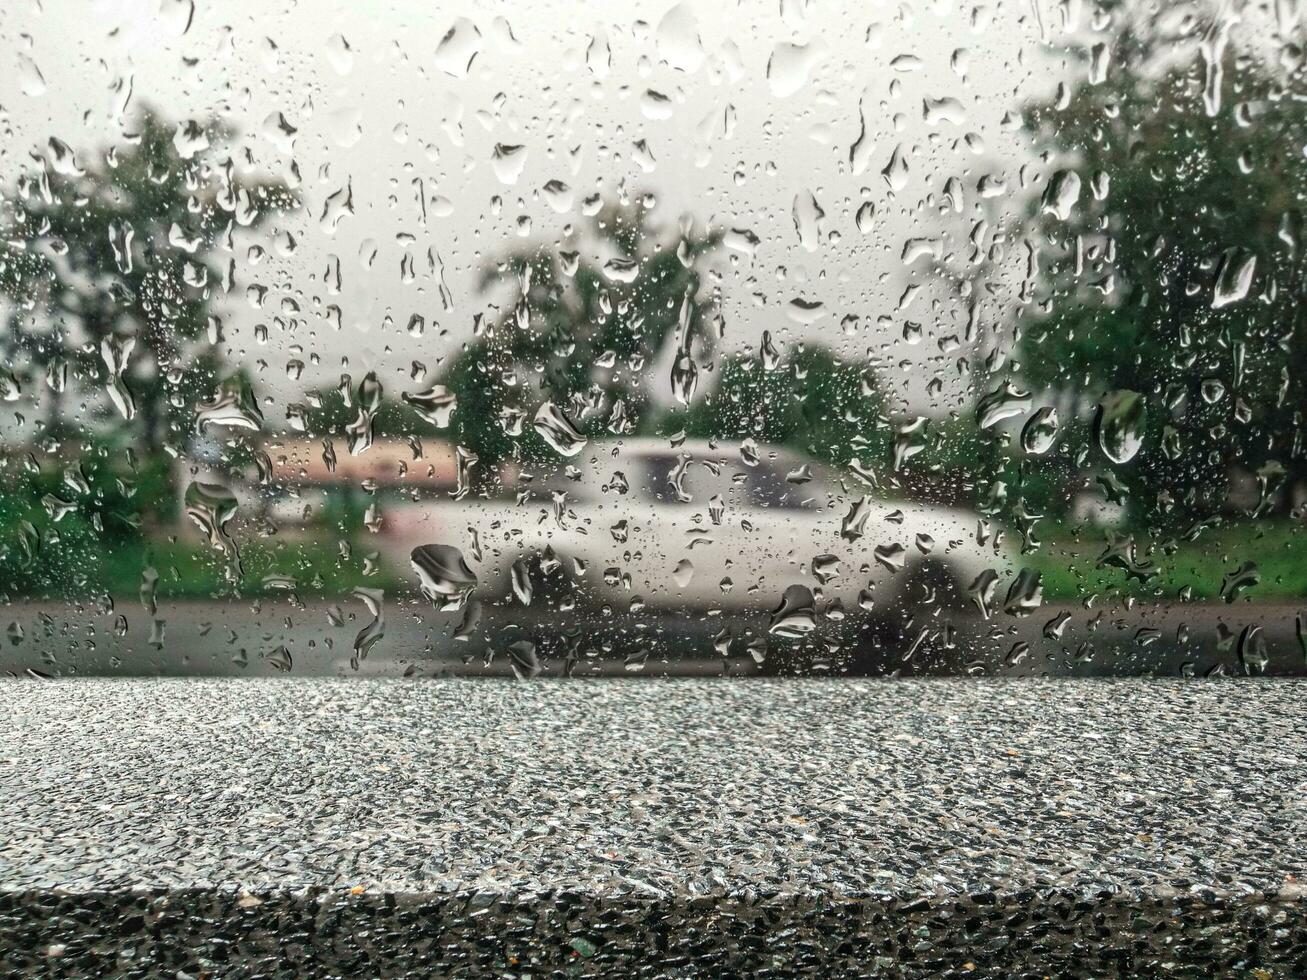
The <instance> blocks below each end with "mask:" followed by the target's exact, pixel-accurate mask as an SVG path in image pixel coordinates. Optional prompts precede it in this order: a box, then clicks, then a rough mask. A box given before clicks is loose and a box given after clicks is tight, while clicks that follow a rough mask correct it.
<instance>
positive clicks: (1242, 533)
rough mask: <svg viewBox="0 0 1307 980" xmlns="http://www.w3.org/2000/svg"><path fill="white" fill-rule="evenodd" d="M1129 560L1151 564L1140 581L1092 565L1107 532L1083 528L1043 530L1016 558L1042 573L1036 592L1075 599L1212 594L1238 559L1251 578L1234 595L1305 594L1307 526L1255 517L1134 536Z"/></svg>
mask: <svg viewBox="0 0 1307 980" xmlns="http://www.w3.org/2000/svg"><path fill="white" fill-rule="evenodd" d="M1135 540H1136V545H1137V547H1136V552H1135V554H1136V558H1137V560H1139V561H1140V562H1142V563H1147V564H1152V565H1155V566H1156V568H1157V574H1156V575H1154V576H1152V577H1150V578H1149V579H1148V580H1147V582H1140V581H1138V580H1137V579H1134V578H1131V577H1130V576H1128V575H1127V573H1126V571H1125V570H1124V569H1121V568H1116V567H1110V566H1109V567H1099V558H1100V556H1101V555H1102V554H1103V552H1104V550H1105V549H1106V548H1107V543H1108V542H1107V535H1106V534H1105V533H1104V532H1102V531H1099V530H1096V529H1095V530H1089V529H1086V530H1085V531H1084V532H1083V533H1081V534H1072V533H1071V532H1070V530H1069V529H1067V530H1059V531H1057V532H1054V533H1052V534H1050V535H1049V536H1048V537H1047V538H1046V539H1045V540H1044V543H1043V545H1042V547H1041V548H1040V549H1039V551H1038V552H1035V553H1034V554H1029V555H1025V556H1023V557H1022V559H1021V560H1022V562H1023V563H1024V564H1026V565H1029V566H1030V567H1031V568H1034V569H1037V570H1038V571H1039V572H1041V573H1042V576H1043V583H1044V597H1045V599H1049V600H1063V601H1070V600H1078V599H1081V598H1084V597H1085V596H1087V595H1091V594H1099V595H1107V594H1111V595H1133V596H1139V597H1141V598H1142V597H1149V598H1159V599H1161V598H1164V599H1174V598H1176V597H1177V596H1178V595H1179V594H1180V592H1181V590H1182V589H1185V588H1187V589H1188V590H1189V592H1190V594H1191V596H1192V598H1193V599H1195V600H1211V599H1217V598H1219V597H1220V594H1221V585H1222V582H1223V581H1224V580H1225V577H1226V576H1227V575H1229V574H1231V573H1233V572H1234V571H1236V570H1237V569H1239V568H1240V567H1241V566H1242V565H1243V564H1244V563H1245V562H1253V563H1255V564H1256V566H1257V575H1258V578H1259V581H1258V583H1257V584H1256V585H1254V586H1251V587H1249V588H1247V589H1246V590H1244V592H1243V593H1242V594H1243V595H1246V596H1247V597H1248V598H1250V599H1252V600H1253V601H1258V600H1285V599H1298V598H1304V597H1307V530H1304V526H1303V525H1301V524H1292V523H1287V522H1271V521H1264V522H1257V523H1245V524H1235V525H1231V526H1228V527H1223V528H1217V529H1213V530H1208V531H1206V532H1204V533H1202V534H1201V535H1199V537H1198V538H1197V540H1194V541H1184V540H1174V541H1172V542H1170V543H1169V546H1164V545H1167V544H1168V543H1167V542H1161V543H1159V542H1155V541H1154V540H1153V539H1151V538H1149V537H1146V536H1144V535H1136V536H1135Z"/></svg>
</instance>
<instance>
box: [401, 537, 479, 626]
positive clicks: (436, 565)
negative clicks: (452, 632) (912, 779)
mask: <svg viewBox="0 0 1307 980" xmlns="http://www.w3.org/2000/svg"><path fill="white" fill-rule="evenodd" d="M409 562H410V563H411V564H412V566H413V570H414V571H415V572H417V574H418V580H419V583H420V588H421V590H422V594H423V595H424V596H426V598H427V599H428V600H430V602H431V603H432V605H434V606H435V607H436V608H437V609H439V610H442V611H448V610H454V609H458V608H460V607H461V606H462V605H463V603H464V602H466V601H467V598H468V596H469V595H470V594H471V592H472V590H473V589H475V588H476V585H477V577H476V573H474V572H473V571H472V569H470V568H469V567H468V565H467V562H466V561H465V560H464V558H463V553H462V552H461V551H459V550H458V549H457V548H455V547H453V546H452V545H447V544H424V545H420V546H419V547H417V548H414V549H413V551H412V552H411V553H410V555H409Z"/></svg>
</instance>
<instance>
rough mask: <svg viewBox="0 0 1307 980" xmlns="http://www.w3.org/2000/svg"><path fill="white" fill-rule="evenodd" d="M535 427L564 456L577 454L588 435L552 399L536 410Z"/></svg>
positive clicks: (583, 445) (542, 437)
mask: <svg viewBox="0 0 1307 980" xmlns="http://www.w3.org/2000/svg"><path fill="white" fill-rule="evenodd" d="M533 427H534V429H535V431H536V433H537V434H538V435H539V436H540V438H541V439H543V440H544V441H545V442H547V443H549V445H550V446H552V447H553V448H554V450H555V451H557V452H559V453H561V454H562V455H564V456H568V457H571V456H575V455H576V454H577V453H579V452H580V451H581V450H582V449H584V448H585V444H586V437H585V436H583V435H582V434H581V433H580V432H579V431H578V430H577V428H576V426H575V425H573V424H572V421H571V419H569V418H568V417H567V416H566V415H564V414H563V411H562V409H560V408H559V407H558V406H557V405H555V404H554V403H553V402H552V401H547V402H544V403H543V404H542V405H541V406H540V408H539V409H537V410H536V414H535V423H534V426H533Z"/></svg>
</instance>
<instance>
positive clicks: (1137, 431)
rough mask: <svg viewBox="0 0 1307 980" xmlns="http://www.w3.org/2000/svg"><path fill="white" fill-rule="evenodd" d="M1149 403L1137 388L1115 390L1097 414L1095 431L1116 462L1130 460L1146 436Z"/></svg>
mask: <svg viewBox="0 0 1307 980" xmlns="http://www.w3.org/2000/svg"><path fill="white" fill-rule="evenodd" d="M1146 410H1147V402H1146V401H1145V399H1144V396H1143V395H1141V394H1139V393H1138V392H1135V391H1130V390H1128V389H1124V388H1123V389H1120V390H1118V391H1113V392H1112V393H1110V394H1109V395H1108V396H1107V397H1106V398H1104V399H1103V401H1102V402H1100V403H1099V405H1098V409H1097V411H1096V412H1095V414H1094V432H1095V434H1096V435H1097V437H1098V445H1099V447H1100V448H1101V449H1102V450H1103V455H1105V456H1106V457H1107V458H1108V459H1110V460H1111V461H1112V462H1114V463H1128V462H1129V461H1130V460H1132V459H1134V457H1135V454H1136V453H1137V452H1139V447H1140V445H1142V443H1143V439H1144V423H1145V420H1146Z"/></svg>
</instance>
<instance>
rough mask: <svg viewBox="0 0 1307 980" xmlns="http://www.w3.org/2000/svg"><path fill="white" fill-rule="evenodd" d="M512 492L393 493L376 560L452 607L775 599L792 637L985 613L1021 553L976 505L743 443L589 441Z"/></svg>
mask: <svg viewBox="0 0 1307 980" xmlns="http://www.w3.org/2000/svg"><path fill="white" fill-rule="evenodd" d="M864 475H865V471H864ZM505 494H506V496H505V498H504V499H493V500H487V499H481V498H477V497H474V496H468V497H466V498H464V499H462V500H449V499H441V500H422V501H416V502H412V503H400V504H395V505H393V506H391V507H390V508H388V509H387V510H386V511H385V514H384V517H385V522H384V526H383V533H382V541H381V545H382V555H383V557H384V558H385V559H386V560H388V561H389V562H391V563H392V564H393V565H394V566H397V567H402V568H404V569H405V570H408V571H409V573H410V574H413V575H415V576H421V578H422V580H423V582H424V587H425V590H426V591H427V594H428V596H429V597H431V598H432V599H433V600H434V601H437V602H438V604H441V605H443V606H444V608H455V607H457V606H459V605H461V604H462V602H463V600H465V599H467V598H468V597H471V598H475V599H477V600H479V601H480V602H481V603H482V604H500V605H505V606H510V607H511V606H513V605H528V606H529V605H536V606H540V605H549V606H550V607H552V608H561V609H564V610H567V609H570V608H578V609H580V608H584V607H587V606H588V607H592V608H593V607H599V608H601V609H602V611H603V612H604V613H605V614H606V615H610V616H611V615H618V614H621V613H624V612H628V611H631V610H635V611H641V612H643V611H646V610H647V611H661V610H665V611H668V612H672V611H675V612H682V613H694V614H701V615H722V616H731V615H738V614H741V613H767V614H770V615H771V629H772V631H773V632H777V633H781V635H786V633H787V631H788V632H789V635H796V634H798V633H802V632H804V631H806V630H808V629H811V628H813V627H812V624H811V619H812V618H813V616H814V615H815V616H816V617H817V618H820V617H823V616H830V617H832V618H842V617H845V616H855V615H860V616H865V615H867V613H869V612H872V613H878V614H883V613H884V612H886V611H889V610H894V609H903V608H906V607H908V606H909V605H910V606H912V607H914V608H915V607H920V606H922V605H923V604H925V605H927V606H928V607H930V608H932V609H943V610H948V611H960V610H962V609H965V608H968V607H969V608H973V609H976V610H978V611H979V610H980V609H981V607H982V606H983V607H985V611H986V612H988V608H989V607H990V605H991V604H992V603H993V601H994V599H995V592H996V588H997V584H998V580H999V579H1000V578H1002V577H1005V576H1006V575H1007V573H1008V572H1009V571H1010V570H1011V568H1012V560H1011V555H1010V553H1009V550H1008V545H1007V544H1006V543H1005V542H1004V541H1003V540H1002V535H1001V534H995V533H993V531H986V530H985V528H986V525H985V523H984V522H983V521H981V519H980V518H978V516H977V515H975V514H972V513H968V512H966V511H961V510H954V509H949V508H945V507H934V506H926V505H921V504H914V503H906V502H902V501H895V500H891V499H885V498H884V497H883V496H882V495H880V494H879V493H878V492H877V491H876V490H875V489H874V488H873V487H872V486H870V485H869V483H868V482H866V480H865V479H864V478H860V477H859V476H858V475H856V474H855V473H853V472H852V471H850V472H848V473H844V474H840V473H837V472H835V471H832V470H830V469H828V468H826V467H823V466H821V465H819V464H816V463H813V462H811V461H809V460H805V459H804V458H803V457H801V456H799V455H798V454H795V453H793V452H791V451H789V450H786V449H780V448H773V447H767V446H756V447H755V446H753V445H752V444H750V443H744V444H741V443H709V442H701V441H687V442H685V443H683V444H681V445H676V446H672V445H670V444H669V443H668V442H667V441H666V440H663V439H649V438H640V439H623V440H613V441H601V442H590V443H588V444H586V445H585V447H584V448H583V449H582V450H581V451H580V452H579V453H577V454H576V455H575V456H574V457H573V458H572V459H571V460H570V461H568V462H567V463H566V464H559V465H558V466H557V467H556V468H555V469H552V470H549V471H546V472H537V473H534V474H522V475H521V478H520V480H518V481H516V483H515V486H514V487H512V488H510V489H506V490H505ZM424 546H439V547H437V548H435V549H434V550H433V549H430V548H428V549H427V550H426V552H425V553H423V552H421V551H420V550H419V549H421V548H423V547H424ZM450 548H452V549H456V550H455V551H450V550H449V549H450ZM460 558H461V562H460ZM410 563H412V567H411V569H410ZM463 563H465V564H463ZM424 565H425V566H427V568H426V569H424V568H423V566H424ZM787 590H789V591H787ZM1029 598H1030V597H1029V596H1026V597H1025V599H1026V600H1029ZM1035 601H1036V602H1037V601H1038V600H1037V598H1036V600H1035ZM810 614H811V615H810Z"/></svg>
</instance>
